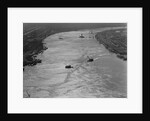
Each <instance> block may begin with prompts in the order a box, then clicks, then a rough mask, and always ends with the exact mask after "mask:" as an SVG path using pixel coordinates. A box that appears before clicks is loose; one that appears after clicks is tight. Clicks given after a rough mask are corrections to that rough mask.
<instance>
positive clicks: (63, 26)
mask: <svg viewBox="0 0 150 121" xmlns="http://www.w3.org/2000/svg"><path fill="white" fill-rule="evenodd" d="M120 26H127V23H23V29H24V30H26V29H28V28H32V27H33V28H34V27H51V28H52V29H69V30H70V29H71V30H79V29H92V28H102V27H120Z"/></svg>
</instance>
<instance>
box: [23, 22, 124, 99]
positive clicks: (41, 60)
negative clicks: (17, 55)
mask: <svg viewBox="0 0 150 121" xmlns="http://www.w3.org/2000/svg"><path fill="white" fill-rule="evenodd" d="M23 97H24V98H127V23H23Z"/></svg>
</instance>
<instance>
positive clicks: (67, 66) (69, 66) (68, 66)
mask: <svg viewBox="0 0 150 121" xmlns="http://www.w3.org/2000/svg"><path fill="white" fill-rule="evenodd" d="M65 68H67V69H70V68H73V66H71V65H66V66H65Z"/></svg>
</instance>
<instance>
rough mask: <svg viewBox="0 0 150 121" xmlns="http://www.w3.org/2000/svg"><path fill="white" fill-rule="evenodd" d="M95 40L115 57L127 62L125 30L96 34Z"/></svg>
mask: <svg viewBox="0 0 150 121" xmlns="http://www.w3.org/2000/svg"><path fill="white" fill-rule="evenodd" d="M95 37H96V39H97V40H98V41H99V43H100V44H103V45H104V46H105V47H106V48H107V49H108V50H109V51H110V52H112V53H116V54H117V57H119V58H121V59H123V60H124V61H126V60H127V30H126V29H117V30H107V31H104V32H99V33H97V34H96V36H95Z"/></svg>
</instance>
